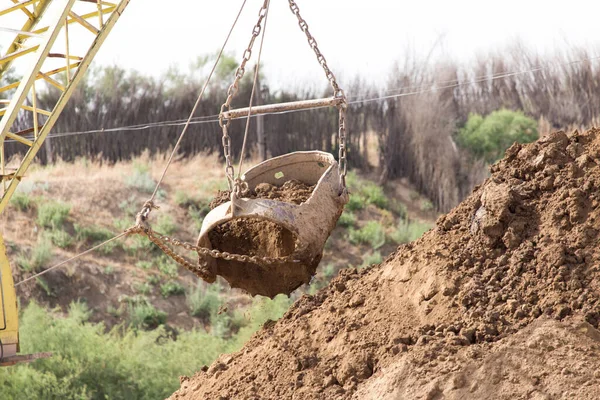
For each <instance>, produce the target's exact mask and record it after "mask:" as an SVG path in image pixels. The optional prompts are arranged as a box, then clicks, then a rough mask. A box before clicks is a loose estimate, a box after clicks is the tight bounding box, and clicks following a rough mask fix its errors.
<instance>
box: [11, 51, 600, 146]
mask: <svg viewBox="0 0 600 400" xmlns="http://www.w3.org/2000/svg"><path fill="white" fill-rule="evenodd" d="M599 59H600V56H596V57H589V58H584V59H580V60H575V61H570V62H566V63H557V64H553V65H555V66H568V65H573V64H578V63H582V62H586V61H594V60H599ZM549 67H550V64H549V65H547V66H536V67H533V68H530V69H527V70H521V71H513V72H507V73H497V74H493V75H492V76H486V75H480V76H478V77H476V78H474V79H472V80H467V81H464V82H459V81H458V80H456V79H454V80H447V81H441V82H433V83H432V84H431V85H427V86H424V85H423V86H405V87H400V88H396V89H389V90H385V91H383V93H389V92H395V91H403V90H408V89H416V90H412V91H410V92H404V93H395V94H391V95H381V96H377V97H368V98H361V97H358V98H356V97H357V96H351V97H350V99H352V98H354V100H351V101H349V102H348V104H349V105H356V104H362V103H369V102H374V101H382V100H390V99H394V98H400V97H406V96H415V95H419V94H425V93H430V92H435V91H436V90H443V89H451V88H455V87H459V86H467V85H473V84H477V83H482V82H488V81H494V80H497V79H505V78H508V77H511V76H517V75H523V74H527V73H532V72H539V71H543V70H546V69H548V68H549ZM447 83H449V84H447ZM440 84H441V86H440ZM318 108H327V107H316V108H315V109H318ZM300 111H306V110H287V111H279V112H270V113H265V114H263V115H281V114H288V113H295V112H300ZM218 117H219V114H213V115H206V116H199V117H193V118H192V119H191V120H190V123H189V124H190V125H197V124H211V123H217V122H218V121H219V120H218ZM255 117H257V115H252V116H251V118H255ZM243 118H247V116H240V117H236V118H234V119H243ZM186 121H187V120H186V119H179V120H171V121H158V122H149V123H146V124H136V125H127V126H121V127H115V128H102V129H92V130H86V131H75V132H62V133H55V134H49V135H48V138H58V137H67V136H77V135H84V134H90V133H110V132H121V131H124V132H127V131H140V130H147V129H153V128H162V127H174V126H184V125H185V123H186ZM26 138H29V139H31V137H26ZM15 142H17V141H16V140H13V139H9V140H5V143H15Z"/></svg>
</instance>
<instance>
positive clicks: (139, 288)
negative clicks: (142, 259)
mask: <svg viewBox="0 0 600 400" xmlns="http://www.w3.org/2000/svg"><path fill="white" fill-rule="evenodd" d="M133 290H135V291H136V292H138V293H139V294H146V295H147V294H150V293H151V292H152V286H151V285H150V284H149V283H148V282H144V283H140V282H137V283H135V284H134V285H133Z"/></svg>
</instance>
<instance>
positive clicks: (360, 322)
mask: <svg viewBox="0 0 600 400" xmlns="http://www.w3.org/2000/svg"><path fill="white" fill-rule="evenodd" d="M491 172H492V176H491V177H490V178H489V179H487V180H486V181H485V182H484V183H483V184H482V185H481V186H479V187H477V188H475V190H474V191H473V193H472V194H471V195H470V196H469V197H468V198H467V199H466V200H465V201H464V202H463V203H461V204H460V205H459V206H458V207H457V208H455V209H454V210H453V211H451V212H450V213H449V214H447V215H445V216H443V217H441V218H440V219H439V220H438V222H437V224H436V227H435V228H434V229H433V230H431V231H429V232H428V233H426V234H425V235H424V236H423V237H422V238H421V239H419V240H418V241H416V242H413V243H411V244H408V245H404V246H401V247H400V248H398V250H397V251H396V252H395V253H394V254H392V255H390V257H388V259H387V260H386V261H385V262H383V263H382V264H381V265H377V266H373V267H372V268H369V269H366V270H361V271H357V270H355V269H348V270H345V271H342V272H341V273H340V275H339V276H338V277H337V278H336V279H334V280H333V281H332V282H331V284H330V285H329V286H328V287H327V288H325V289H323V290H321V291H320V292H318V293H317V294H316V295H314V296H303V297H302V298H301V299H300V300H299V301H297V302H296V303H295V304H294V305H293V306H292V307H291V309H290V310H289V311H288V312H287V313H286V314H285V315H284V317H283V318H282V319H281V320H279V321H278V322H277V323H268V324H265V326H264V327H263V329H262V330H261V331H259V332H258V333H257V334H255V336H254V337H253V338H252V339H251V340H250V341H249V342H248V343H247V344H246V346H244V348H243V349H242V350H241V351H240V352H238V353H234V354H231V355H223V356H221V357H220V358H219V359H218V360H217V361H216V362H215V363H213V365H212V366H210V368H204V369H203V370H202V371H200V372H198V373H197V374H196V375H195V376H194V377H192V378H187V377H183V378H182V379H181V384H182V385H181V389H180V390H179V391H177V392H176V393H175V394H174V395H173V396H172V399H204V398H220V399H259V398H260V399H281V398H286V399H351V398H352V399H428V400H433V399H597V398H598V387H600V372H598V371H600V331H598V326H599V323H600V246H599V240H600V197H599V196H600V130H599V129H592V130H590V131H588V132H586V133H583V134H580V133H578V132H574V133H572V134H570V135H566V134H565V133H563V132H557V133H554V134H552V135H549V136H546V137H544V138H542V139H540V140H539V141H538V142H536V143H533V144H529V145H524V146H522V145H514V146H512V147H511V148H510V149H509V150H508V151H507V153H506V157H505V158H504V159H503V160H502V161H500V162H498V163H497V164H495V165H494V166H492V168H491Z"/></svg>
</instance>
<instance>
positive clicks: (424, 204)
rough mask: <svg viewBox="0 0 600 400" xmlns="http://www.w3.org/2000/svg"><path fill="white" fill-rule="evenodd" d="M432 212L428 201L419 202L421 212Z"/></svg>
mask: <svg viewBox="0 0 600 400" xmlns="http://www.w3.org/2000/svg"><path fill="white" fill-rule="evenodd" d="M431 210H433V203H432V202H431V201H430V200H423V201H421V211H431Z"/></svg>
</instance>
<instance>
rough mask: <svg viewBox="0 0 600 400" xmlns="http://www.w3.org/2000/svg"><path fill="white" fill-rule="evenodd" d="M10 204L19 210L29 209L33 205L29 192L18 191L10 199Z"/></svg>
mask: <svg viewBox="0 0 600 400" xmlns="http://www.w3.org/2000/svg"><path fill="white" fill-rule="evenodd" d="M10 204H12V205H13V206H14V207H16V208H17V210H19V211H27V210H29V207H31V198H30V197H29V195H28V194H27V193H24V192H16V193H15V194H13V196H12V197H11V199H10Z"/></svg>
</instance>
